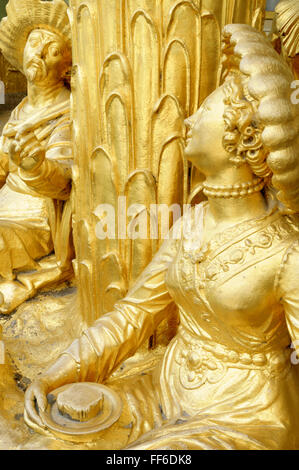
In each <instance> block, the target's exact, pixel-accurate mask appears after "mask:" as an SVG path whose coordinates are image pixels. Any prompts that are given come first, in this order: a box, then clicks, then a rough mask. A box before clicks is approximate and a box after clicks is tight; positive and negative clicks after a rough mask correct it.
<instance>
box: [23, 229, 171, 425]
mask: <svg viewBox="0 0 299 470" xmlns="http://www.w3.org/2000/svg"><path fill="white" fill-rule="evenodd" d="M179 223H180V221H179ZM176 230H177V225H176ZM171 237H172V236H170V239H169V240H166V241H165V242H164V244H163V245H162V247H161V249H160V250H159V252H158V253H157V255H156V256H155V257H154V259H153V261H152V262H151V263H150V264H149V266H148V267H147V268H146V269H145V271H144V272H143V274H142V275H141V276H140V277H139V279H138V280H137V282H136V284H135V286H134V287H133V289H132V290H131V291H130V292H129V293H128V295H127V296H126V298H125V299H123V300H122V301H120V302H118V303H117V304H116V305H115V309H114V311H113V312H111V313H109V314H106V315H104V316H103V317H101V318H100V319H99V320H98V321H97V322H96V323H95V324H94V325H93V326H92V327H91V328H89V329H87V330H86V331H85V332H84V333H83V335H82V336H81V338H79V339H77V340H75V341H74V342H73V343H72V345H71V346H70V347H69V348H68V349H67V350H66V351H65V352H64V353H62V355H61V356H60V358H59V359H58V360H57V361H56V362H55V364H53V366H52V367H51V368H50V369H48V370H47V371H46V372H45V373H44V374H43V375H42V376H41V378H40V380H39V381H38V382H36V383H34V384H33V385H32V386H31V387H29V389H28V390H27V392H26V397H25V408H26V414H27V418H28V416H29V419H27V421H28V424H30V425H31V424H32V422H35V423H37V422H38V423H39V425H40V420H39V417H38V414H37V413H36V411H35V406H34V402H35V400H36V401H37V403H38V406H39V407H41V408H43V407H44V406H45V404H46V398H45V397H46V394H47V393H49V391H51V390H53V389H55V388H57V387H59V386H61V385H64V384H66V383H72V382H76V381H101V382H102V381H104V380H105V379H106V378H108V377H109V376H110V375H111V373H112V372H113V371H114V370H115V369H116V368H117V367H118V366H119V365H120V364H121V363H122V362H123V361H124V360H125V359H127V358H128V357H130V356H132V355H133V354H134V353H135V352H136V351H137V349H138V348H139V346H141V344H142V343H143V342H144V341H145V340H146V339H147V338H148V337H150V335H152V334H153V332H154V331H155V329H156V328H157V326H158V325H159V323H160V322H161V321H162V320H163V319H164V318H165V317H166V316H167V315H168V312H169V306H170V304H172V303H173V300H172V298H171V296H170V294H169V292H168V290H167V287H166V284H165V274H166V272H167V270H168V267H169V265H170V263H171V262H172V261H173V259H174V256H175V254H176V250H177V243H178V241H177V240H174V239H171Z"/></svg>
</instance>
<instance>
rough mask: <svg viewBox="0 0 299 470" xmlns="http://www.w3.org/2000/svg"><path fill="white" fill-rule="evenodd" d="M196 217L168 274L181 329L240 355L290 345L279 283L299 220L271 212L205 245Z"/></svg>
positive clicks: (236, 227) (179, 247) (221, 234)
mask: <svg viewBox="0 0 299 470" xmlns="http://www.w3.org/2000/svg"><path fill="white" fill-rule="evenodd" d="M204 207H205V205H203V206H202V208H201V210H202V211H204ZM194 213H195V211H193V213H191V215H190V217H191V223H189V228H188V230H189V232H188V233H185V234H184V235H183V236H182V239H181V240H180V242H179V243H178V245H177V253H176V256H175V257H174V260H173V262H172V263H171V265H170V266H169V269H168V271H167V274H166V284H167V286H168V289H169V291H170V293H171V295H172V297H173V299H174V301H175V302H176V304H177V305H178V306H179V308H180V313H181V328H184V329H185V330H186V331H189V332H190V333H191V334H194V335H195V336H198V338H201V339H202V340H204V341H208V340H213V341H214V342H217V343H220V344H223V345H225V346H227V347H229V348H234V349H239V350H240V351H241V352H256V353H259V352H261V351H263V352H267V351H268V350H270V349H273V347H274V346H275V345H276V346H275V347H278V348H280V347H281V346H286V345H288V343H289V334H288V332H287V328H286V321H285V318H284V315H283V306H282V304H281V303H280V299H279V289H278V282H279V273H280V267H281V264H282V261H283V257H284V254H285V252H286V250H287V249H288V247H290V246H292V245H293V244H294V242H295V241H296V240H297V239H298V235H299V228H298V227H299V226H298V217H297V216H286V215H282V214H280V213H279V211H278V210H273V211H272V212H270V213H268V214H267V216H266V217H264V218H262V219H254V220H249V221H246V222H243V223H241V224H238V225H237V226H234V227H232V228H229V229H227V230H226V231H225V232H222V233H220V234H219V235H217V236H216V237H215V238H213V239H211V240H210V241H209V243H207V244H204V245H203V244H201V233H202V228H201V227H200V226H198V221H200V220H202V218H201V217H198V216H197V217H195V216H194Z"/></svg>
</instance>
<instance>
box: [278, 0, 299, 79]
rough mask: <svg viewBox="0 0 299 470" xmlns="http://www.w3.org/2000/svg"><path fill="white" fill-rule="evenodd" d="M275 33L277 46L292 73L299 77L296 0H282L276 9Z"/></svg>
mask: <svg viewBox="0 0 299 470" xmlns="http://www.w3.org/2000/svg"><path fill="white" fill-rule="evenodd" d="M275 11H276V27H275V34H276V36H278V41H279V44H278V47H281V48H282V52H283V55H284V57H285V58H286V59H287V60H288V61H289V62H290V64H291V66H292V69H293V72H294V75H295V77H296V78H297V79H299V3H298V1H297V0H282V1H280V2H279V4H278V5H277V7H276V9H275Z"/></svg>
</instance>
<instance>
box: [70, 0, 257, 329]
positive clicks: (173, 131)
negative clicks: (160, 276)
mask: <svg viewBox="0 0 299 470" xmlns="http://www.w3.org/2000/svg"><path fill="white" fill-rule="evenodd" d="M245 3H246V5H245ZM70 5H71V12H70V18H71V24H72V34H73V63H74V69H73V77H72V100H73V101H72V102H73V116H74V142H75V147H74V151H75V167H74V172H73V174H74V183H75V198H74V200H75V217H74V239H75V245H76V265H75V266H76V276H77V280H78V289H79V299H80V304H81V311H82V314H83V315H84V319H85V321H86V322H87V323H88V324H89V325H91V324H92V323H93V321H95V320H96V319H97V318H99V317H101V316H102V315H103V314H104V313H106V312H108V311H109V310H111V308H112V307H113V305H114V303H115V302H116V301H117V300H120V299H121V298H122V297H123V296H124V295H125V293H126V292H127V290H128V288H130V287H131V286H132V285H134V282H135V281H136V279H137V277H138V276H139V274H140V273H141V272H142V270H143V269H144V268H145V267H146V265H147V264H148V263H149V262H150V260H151V259H152V257H153V255H154V254H155V253H156V251H157V249H158V248H159V246H160V245H161V241H162V239H161V238H162V237H161V220H160V219H159V223H158V226H159V228H158V236H157V238H156V239H150V238H149V237H147V238H146V239H145V240H142V239H133V240H132V238H131V239H130V237H128V236H126V228H127V227H128V225H129V224H130V226H131V230H132V231H134V223H135V224H137V225H138V221H140V220H141V218H142V216H146V214H148V213H149V211H150V205H151V204H167V205H168V206H169V207H170V206H171V205H172V204H174V203H177V204H179V205H180V206H181V207H182V205H183V204H184V203H185V202H187V198H188V196H189V194H190V193H191V196H190V198H191V199H195V196H196V195H198V193H199V192H200V190H201V184H200V183H201V182H202V176H201V175H200V174H199V172H198V171H197V170H196V169H195V168H193V170H192V172H191V179H190V178H189V177H188V176H189V172H188V166H187V163H186V160H185V159H184V155H183V139H184V132H185V130H184V124H183V121H184V119H185V118H186V117H187V116H189V115H190V114H192V113H194V112H195V111H196V109H198V107H199V105H200V104H201V103H202V102H203V100H204V99H205V98H206V97H207V96H208V94H209V93H211V92H212V91H213V90H214V89H215V88H216V86H217V84H218V83H219V78H220V72H221V69H220V67H219V66H220V31H221V29H222V27H223V26H224V24H226V23H230V22H241V23H249V24H251V23H254V24H255V26H257V27H258V28H261V27H262V20H263V15H264V7H265V1H264V0H254V1H250V2H244V1H243V0H242V1H239V0H238V1H232V0H225V1H223V0H203V1H200V0H194V1H191V0H187V1H182V0H164V1H161V0H151V1H146V0H103V1H101V2H98V1H96V0H84V1H81V0H72V1H71V3H70ZM87 49H88V54H87V53H86V50H87ZM120 196H121V197H125V198H126V203H127V206H126V204H125V203H124V205H120V204H119V201H120V200H119V197H120ZM197 199H198V200H199V201H200V200H202V199H203V197H202V194H199V195H198V197H197ZM99 204H110V205H111V206H112V207H114V208H115V212H116V220H119V219H118V217H121V216H124V217H123V218H122V220H123V222H122V223H123V224H124V226H125V228H124V229H123V226H122V227H120V226H118V225H117V224H116V237H115V239H111V238H110V239H105V240H100V239H98V238H97V237H96V226H97V223H98V222H99V217H100V215H99V213H98V211H97V207H98V205H99ZM132 204H143V206H145V207H143V209H140V208H139V210H138V208H137V209H136V210H135V211H134V212H133V214H131V215H129V214H127V215H126V213H125V210H126V207H129V206H131V205H132ZM170 222H172V220H171V217H170ZM119 230H122V232H123V230H125V232H124V233H125V236H124V237H122V236H120V235H119V232H118V231H119ZM146 232H147V233H148V232H149V230H148V229H147V230H146ZM123 238H124V239H123ZM172 322H173V320H172ZM169 328H170V327H169V326H167V328H166V330H167V329H168V330H169Z"/></svg>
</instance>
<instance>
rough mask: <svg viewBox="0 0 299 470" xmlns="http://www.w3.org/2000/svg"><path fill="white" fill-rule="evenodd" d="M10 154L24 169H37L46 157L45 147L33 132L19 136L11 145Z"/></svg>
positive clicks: (14, 161)
mask: <svg viewBox="0 0 299 470" xmlns="http://www.w3.org/2000/svg"><path fill="white" fill-rule="evenodd" d="M9 156H10V159H11V160H12V161H13V163H14V164H15V165H17V166H18V167H19V168H22V170H24V171H29V172H32V171H35V170H36V169H37V168H39V167H40V166H41V164H42V163H43V161H44V159H45V148H44V147H43V145H42V144H41V143H40V142H39V141H38V140H37V138H36V137H35V135H34V133H33V132H30V133H28V134H26V135H21V136H17V138H16V139H15V140H12V142H11V143H10V145H9Z"/></svg>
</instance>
